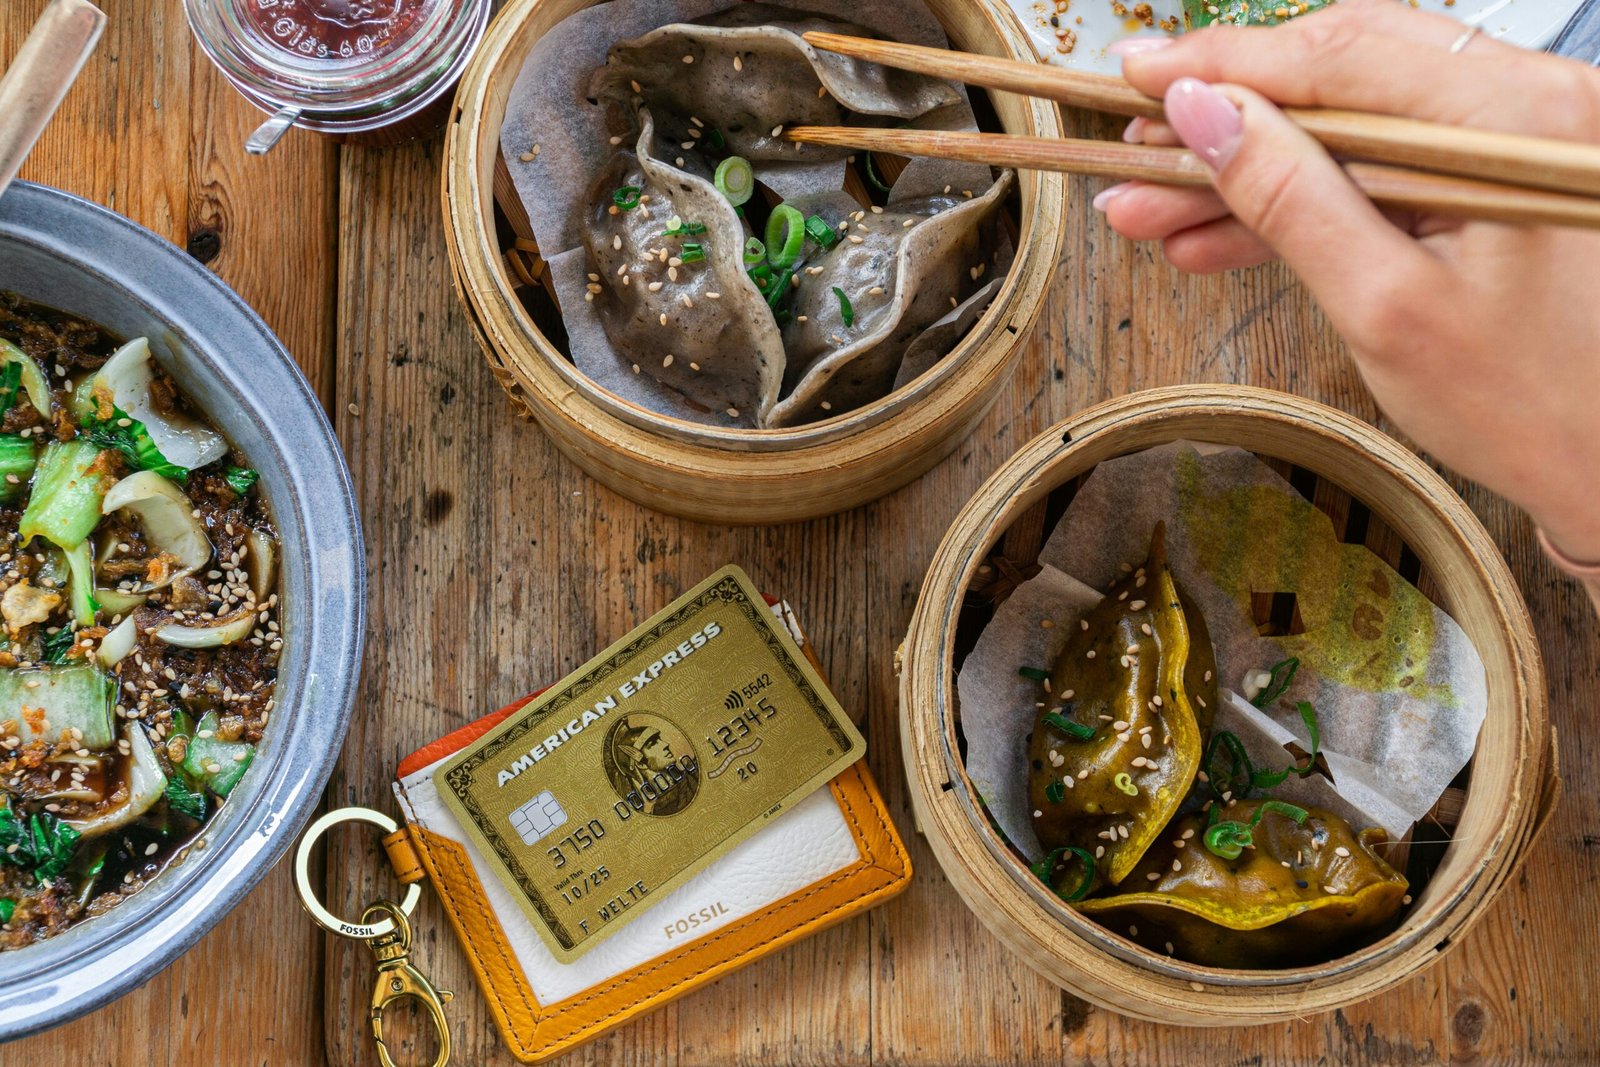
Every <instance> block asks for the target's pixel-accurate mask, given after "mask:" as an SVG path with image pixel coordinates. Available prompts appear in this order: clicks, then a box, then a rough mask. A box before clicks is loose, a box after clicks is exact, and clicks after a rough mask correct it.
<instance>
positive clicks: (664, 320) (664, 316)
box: [657, 311, 667, 326]
mask: <svg viewBox="0 0 1600 1067" xmlns="http://www.w3.org/2000/svg"><path fill="white" fill-rule="evenodd" d="M657 321H658V322H660V323H661V325H663V326H665V325H666V324H667V313H666V312H665V311H663V312H662V313H661V315H660V316H659V318H658V319H657Z"/></svg>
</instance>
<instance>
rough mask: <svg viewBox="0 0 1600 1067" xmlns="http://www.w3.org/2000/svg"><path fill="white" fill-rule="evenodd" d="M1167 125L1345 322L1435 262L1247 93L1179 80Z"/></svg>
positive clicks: (1237, 212) (1238, 213)
mask: <svg viewBox="0 0 1600 1067" xmlns="http://www.w3.org/2000/svg"><path fill="white" fill-rule="evenodd" d="M1165 107H1166V114H1167V121H1168V122H1169V123H1170V124H1171V126H1172V129H1173V130H1174V131H1175V132H1176V133H1177V135H1178V136H1179V138H1181V139H1182V140H1183V143H1184V144H1185V145H1187V146H1188V147H1189V149H1190V150H1191V151H1192V152H1194V154H1195V155H1197V156H1198V157H1199V158H1200V159H1201V160H1202V161H1203V162H1204V163H1205V164H1206V165H1207V166H1208V167H1210V168H1211V170H1212V172H1213V174H1214V178H1213V180H1214V182H1215V185H1216V189H1217V192H1218V194H1219V195H1221V197H1222V199H1223V200H1224V201H1225V202H1226V203H1227V205H1228V207H1229V209H1230V210H1231V211H1232V212H1233V214H1234V217H1235V218H1237V219H1238V220H1239V221H1240V222H1242V223H1243V224H1244V225H1245V226H1246V227H1247V228H1249V229H1250V230H1252V231H1254V232H1255V234H1256V235H1257V236H1259V237H1260V238H1261V239H1262V240H1264V241H1266V242H1267V244H1269V245H1271V246H1272V248H1273V249H1274V250H1275V251H1276V252H1277V253H1278V255H1280V256H1282V257H1283V259H1284V261H1285V262H1287V263H1288V264H1289V266H1291V267H1292V268H1294V271H1295V273H1297V274H1299V275H1300V277H1301V278H1302V279H1304V280H1305V283H1306V284H1307V285H1308V286H1310V287H1311V290H1312V291H1313V292H1314V293H1316V295H1317V297H1318V299H1319V300H1320V301H1321V302H1322V305H1323V307H1324V309H1325V310H1327V312H1328V314H1329V315H1330V316H1331V317H1332V318H1333V319H1334V321H1335V322H1336V323H1338V322H1339V321H1340V320H1341V319H1345V320H1346V321H1348V316H1347V314H1342V312H1345V313H1351V312H1355V311H1356V309H1357V308H1359V307H1360V305H1361V302H1362V301H1363V300H1364V299H1365V298H1366V297H1367V296H1369V295H1371V294H1372V293H1373V292H1374V289H1379V291H1383V289H1380V288H1379V287H1383V288H1387V287H1388V286H1389V285H1390V284H1392V283H1395V282H1397V281H1398V279H1399V278H1408V279H1415V278H1417V277H1418V276H1419V275H1420V274H1421V273H1424V272H1426V271H1427V270H1428V269H1429V268H1430V266H1431V264H1432V261H1431V257H1430V256H1429V254H1428V253H1427V252H1426V251H1424V250H1423V249H1422V247H1421V246H1420V245H1418V244H1417V243H1416V242H1415V241H1413V240H1412V239H1411V238H1410V237H1409V236H1408V235H1407V234H1405V233H1403V232H1402V231H1400V230H1399V229H1396V228H1395V227H1394V226H1393V225H1392V224H1391V223H1390V222H1389V220H1388V219H1386V218H1384V217H1383V214H1382V213H1381V212H1380V211H1379V210H1378V209H1377V207H1376V206H1374V205H1373V203H1372V201H1370V200H1368V199H1367V197H1366V196H1365V194H1363V193H1362V192H1361V190H1360V189H1358V188H1356V186H1355V184H1354V183H1353V182H1351V180H1350V178H1349V177H1348V176H1347V175H1346V174H1345V172H1344V170H1343V168H1341V167H1340V166H1339V165H1338V164H1337V163H1335V162H1334V161H1333V159H1332V158H1331V157H1330V156H1329V155H1328V153H1327V152H1326V151H1324V150H1323V148H1322V146H1321V145H1320V144H1318V143H1317V142H1316V141H1315V140H1313V139H1312V138H1311V136H1310V135H1309V134H1307V133H1306V132H1305V131H1304V130H1302V129H1300V127H1298V126H1296V125H1295V124H1294V123H1292V122H1290V121H1289V119H1288V118H1287V117H1286V116H1285V115H1284V114H1283V112H1281V111H1279V110H1278V109H1277V108H1276V107H1274V106H1273V105H1272V104H1271V103H1270V102H1268V101H1267V100H1266V99H1265V98H1264V97H1262V96H1259V95H1258V94H1256V93H1254V92H1251V91H1250V90H1248V89H1243V88H1239V87H1237V86H1228V87H1227V89H1226V95H1224V93H1223V92H1222V91H1219V90H1218V89H1216V88H1214V87H1212V86H1210V85H1207V84H1206V83H1205V82H1202V81H1199V80H1197V79H1195V78H1180V79H1178V80H1177V81H1175V82H1173V83H1172V85H1171V86H1170V87H1169V88H1168V89H1167V93H1166V101H1165Z"/></svg>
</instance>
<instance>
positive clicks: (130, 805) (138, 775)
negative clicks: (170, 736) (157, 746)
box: [62, 722, 167, 837]
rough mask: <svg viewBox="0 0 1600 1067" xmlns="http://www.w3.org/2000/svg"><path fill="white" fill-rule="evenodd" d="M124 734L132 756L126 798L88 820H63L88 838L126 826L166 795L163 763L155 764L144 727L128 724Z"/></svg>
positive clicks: (132, 723)
mask: <svg viewBox="0 0 1600 1067" xmlns="http://www.w3.org/2000/svg"><path fill="white" fill-rule="evenodd" d="M123 732H124V733H125V734H126V736H127V741H128V754H129V756H131V757H132V759H131V760H130V761H129V765H130V770H129V773H128V780H127V787H128V796H127V799H126V800H124V801H122V802H121V803H120V804H116V805H113V806H112V807H110V808H107V809H104V810H102V811H100V812H97V813H96V814H94V815H91V816H89V817H88V818H85V819H63V820H62V821H63V822H66V823H69V824H70V825H71V826H72V827H73V828H74V829H76V830H77V831H78V832H79V833H81V834H83V836H85V837H90V836H93V835H94V834H103V833H106V832H107V831H109V830H115V829H117V828H118V827H121V826H126V825H127V824H128V823H130V822H132V821H133V820H135V819H137V818H138V817H139V816H141V815H143V814H144V813H145V812H147V811H149V810H150V809H151V808H153V807H155V805H156V802H157V801H159V800H160V799H161V798H162V797H164V796H166V795H167V776H166V775H165V774H164V773H162V770H161V764H160V763H158V762H157V761H156V754H155V752H154V751H153V750H152V749H151V748H150V739H149V738H147V737H146V736H145V734H144V727H142V726H140V725H139V724H138V723H136V722H129V723H126V724H125V727H124V731H123Z"/></svg>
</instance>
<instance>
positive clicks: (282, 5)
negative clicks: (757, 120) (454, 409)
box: [244, 0, 432, 60]
mask: <svg viewBox="0 0 1600 1067" xmlns="http://www.w3.org/2000/svg"><path fill="white" fill-rule="evenodd" d="M430 6H432V3H431V2H430V0H246V2H245V5H244V10H245V14H246V17H247V18H248V19H249V20H250V23H251V25H253V26H254V27H255V29H256V30H257V31H258V32H259V33H260V34H261V36H262V38H263V39H265V40H268V41H271V42H272V43H273V44H275V45H277V46H278V47H279V48H281V49H283V50H284V51H286V52H293V53H295V54H296V55H301V56H308V57H310V58H313V59H333V60H340V59H371V58H373V57H375V56H377V55H380V54H382V53H383V52H385V51H387V50H388V49H390V48H392V47H394V46H395V45H396V44H398V43H399V42H401V41H404V40H405V39H406V37H407V36H409V35H410V34H411V33H412V32H413V31H414V29H415V28H416V23H417V21H418V16H419V15H421V14H422V13H423V12H424V10H426V9H427V8H429V7H430Z"/></svg>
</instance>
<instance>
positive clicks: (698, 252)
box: [678, 241, 706, 263]
mask: <svg viewBox="0 0 1600 1067" xmlns="http://www.w3.org/2000/svg"><path fill="white" fill-rule="evenodd" d="M678 258H679V259H681V260H683V261H684V262H685V263H698V262H700V261H701V260H702V259H705V258H706V246H705V245H703V244H701V243H700V242H698V241H685V242H683V249H682V250H681V251H680V252H679V253H678Z"/></svg>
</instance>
